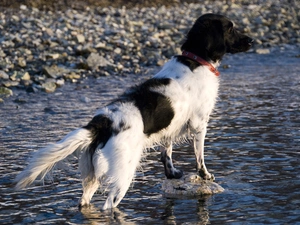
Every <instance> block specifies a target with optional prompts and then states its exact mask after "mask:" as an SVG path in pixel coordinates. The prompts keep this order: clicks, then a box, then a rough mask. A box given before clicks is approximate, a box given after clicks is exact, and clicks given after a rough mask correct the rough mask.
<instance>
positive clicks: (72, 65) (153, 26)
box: [0, 0, 300, 101]
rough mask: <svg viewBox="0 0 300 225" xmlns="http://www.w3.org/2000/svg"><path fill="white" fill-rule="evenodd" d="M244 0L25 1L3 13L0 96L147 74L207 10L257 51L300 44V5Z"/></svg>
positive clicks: (0, 17) (175, 49) (0, 18)
mask: <svg viewBox="0 0 300 225" xmlns="http://www.w3.org/2000/svg"><path fill="white" fill-rule="evenodd" d="M244 2H245V1H235V2H234V3H232V2H230V3H229V4H224V3H222V2H218V1H205V4H199V3H197V4H196V3H190V4H187V3H184V4H180V5H174V6H168V7H166V6H160V7H158V8H155V7H132V8H126V7H120V8H113V7H93V8H90V7H84V8H83V9H81V10H76V9H67V10H63V11H43V10H39V9H37V8H30V7H27V6H25V5H21V6H20V10H19V12H17V11H15V10H9V9H8V10H7V11H5V12H0V28H1V29H0V87H1V88H0V89H2V90H3V89H5V91H7V92H6V93H7V94H1V93H0V101H1V99H3V100H4V101H5V96H10V95H12V94H13V90H14V89H15V88H18V89H23V90H24V91H26V92H39V91H44V92H47V93H52V92H55V90H56V89H57V88H58V87H60V86H63V85H64V84H65V82H71V83H76V82H79V81H80V80H81V79H85V78H87V77H99V76H112V75H115V76H122V75H130V74H147V71H149V69H151V68H153V67H156V66H162V65H163V64H164V63H165V62H166V61H167V60H168V59H169V58H171V57H172V56H173V55H176V54H180V46H181V42H182V40H183V39H184V35H185V34H186V33H187V31H188V30H189V29H190V26H191V25H192V24H193V22H194V21H195V20H196V19H197V18H198V17H199V16H200V15H202V14H204V13H208V12H213V13H219V14H224V15H226V16H227V17H229V18H230V19H231V20H232V21H234V23H235V24H236V26H237V27H238V28H239V29H240V30H241V31H242V32H243V33H245V34H247V35H250V36H251V37H253V38H254V39H255V44H254V48H253V49H251V50H250V52H252V53H254V54H272V52H273V50H274V49H282V48H287V49H289V48H293V47H294V48H295V49H297V48H299V47H300V25H299V18H300V6H299V4H298V5H296V3H295V5H290V4H291V3H290V4H284V2H282V1H271V0H268V1H264V3H265V4H263V5H262V4H258V3H259V2H260V1H251V2H250V3H248V4H244ZM256 3H257V4H256ZM298 57H299V56H298ZM3 100H2V101H3Z"/></svg>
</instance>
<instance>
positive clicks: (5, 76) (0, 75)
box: [0, 70, 9, 80]
mask: <svg viewBox="0 0 300 225" xmlns="http://www.w3.org/2000/svg"><path fill="white" fill-rule="evenodd" d="M0 79H4V80H8V79H9V75H8V74H7V73H5V72H4V71H3V70H0Z"/></svg>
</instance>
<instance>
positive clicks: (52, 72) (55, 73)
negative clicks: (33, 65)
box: [43, 65, 70, 78]
mask: <svg viewBox="0 0 300 225" xmlns="http://www.w3.org/2000/svg"><path fill="white" fill-rule="evenodd" d="M43 72H44V74H45V75H46V76H47V77H49V78H57V77H59V76H62V75H63V74H66V73H68V72H70V70H68V69H66V68H63V67H59V66H56V65H52V66H45V67H44V68H43Z"/></svg>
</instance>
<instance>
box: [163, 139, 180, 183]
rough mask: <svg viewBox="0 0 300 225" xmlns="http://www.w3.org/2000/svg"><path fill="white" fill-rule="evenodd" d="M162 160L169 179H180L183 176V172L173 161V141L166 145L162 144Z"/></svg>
mask: <svg viewBox="0 0 300 225" xmlns="http://www.w3.org/2000/svg"><path fill="white" fill-rule="evenodd" d="M160 151H161V162H162V163H163V165H164V168H165V175H166V177H167V178H168V179H179V178H181V177H182V175H183V172H182V171H181V170H178V169H176V168H174V166H173V162H172V142H169V143H167V144H166V145H164V146H160Z"/></svg>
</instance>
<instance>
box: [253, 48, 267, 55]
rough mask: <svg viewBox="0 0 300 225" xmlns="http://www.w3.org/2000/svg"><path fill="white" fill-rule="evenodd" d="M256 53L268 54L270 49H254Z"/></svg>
mask: <svg viewBox="0 0 300 225" xmlns="http://www.w3.org/2000/svg"><path fill="white" fill-rule="evenodd" d="M255 52H256V53H257V54H270V49H267V48H258V49H256V51H255Z"/></svg>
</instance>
